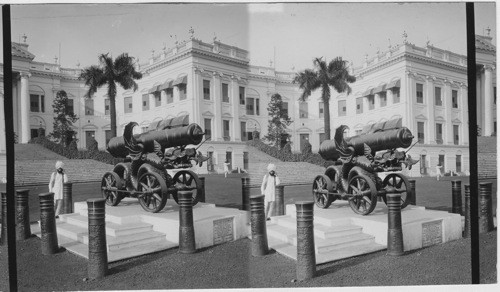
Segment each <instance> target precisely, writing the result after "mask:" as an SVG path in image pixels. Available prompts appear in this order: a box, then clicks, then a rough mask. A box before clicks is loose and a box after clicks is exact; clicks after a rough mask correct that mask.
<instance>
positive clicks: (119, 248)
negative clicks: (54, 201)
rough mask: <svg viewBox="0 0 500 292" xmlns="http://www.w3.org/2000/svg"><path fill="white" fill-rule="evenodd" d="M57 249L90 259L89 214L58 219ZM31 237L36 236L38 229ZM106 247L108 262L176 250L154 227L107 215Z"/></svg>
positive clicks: (175, 244) (80, 211)
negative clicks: (64, 249)
mask: <svg viewBox="0 0 500 292" xmlns="http://www.w3.org/2000/svg"><path fill="white" fill-rule="evenodd" d="M56 226H57V239H58V243H59V246H62V247H64V248H66V249H67V250H68V251H70V252H72V253H74V254H77V255H79V256H82V257H84V258H86V259H88V258H89V256H88V251H89V246H88V244H89V234H88V211H87V209H85V208H82V209H80V210H77V213H71V214H64V215H59V219H56ZM32 229H35V230H34V231H33V233H34V234H35V235H38V236H39V233H40V230H39V227H38V225H36V226H33V228H32ZM106 244H107V253H108V262H115V261H119V260H123V259H127V258H132V257H135V256H140V255H144V254H148V253H154V252H158V251H161V250H165V249H169V248H173V247H176V246H178V245H179V244H178V243H175V242H170V241H168V240H167V238H166V237H165V233H162V232H158V231H154V230H153V224H150V223H146V222H143V221H142V220H141V219H138V218H137V216H129V217H123V216H114V215H112V214H110V213H109V212H107V213H106Z"/></svg>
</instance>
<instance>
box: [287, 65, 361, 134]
mask: <svg viewBox="0 0 500 292" xmlns="http://www.w3.org/2000/svg"><path fill="white" fill-rule="evenodd" d="M313 64H314V67H315V68H314V69H313V70H311V69H306V70H304V71H302V72H299V73H298V74H297V75H296V76H295V79H294V83H298V84H299V88H300V89H302V90H303V92H302V95H301V96H300V100H301V101H306V99H307V98H308V97H309V96H310V95H311V93H312V92H313V91H315V90H316V89H318V88H321V100H322V101H323V104H324V111H325V112H324V119H325V139H326V140H330V96H331V94H330V86H332V87H333V88H334V89H335V90H336V91H337V92H338V93H342V92H347V94H350V93H351V87H350V86H349V84H348V83H353V82H355V81H356V77H354V76H352V75H350V74H349V69H348V64H347V61H345V60H342V57H337V58H335V59H333V60H332V61H330V63H328V64H326V62H325V61H323V60H322V58H315V59H314V60H313Z"/></svg>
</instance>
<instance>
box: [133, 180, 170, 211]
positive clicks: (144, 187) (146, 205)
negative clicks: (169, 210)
mask: <svg viewBox="0 0 500 292" xmlns="http://www.w3.org/2000/svg"><path fill="white" fill-rule="evenodd" d="M137 190H138V191H140V192H145V194H142V195H139V203H140V204H141V206H142V208H143V209H144V210H146V211H148V212H152V213H157V212H160V211H161V210H162V209H163V207H165V204H166V203H167V196H168V192H167V185H166V184H165V181H164V180H163V178H162V177H161V176H160V175H159V174H157V173H154V172H146V173H144V174H143V175H142V176H141V177H140V178H139V184H138V187H137Z"/></svg>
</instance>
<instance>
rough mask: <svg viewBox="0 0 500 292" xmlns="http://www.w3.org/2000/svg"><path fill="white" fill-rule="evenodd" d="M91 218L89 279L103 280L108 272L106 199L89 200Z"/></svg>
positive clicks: (88, 206)
mask: <svg viewBox="0 0 500 292" xmlns="http://www.w3.org/2000/svg"><path fill="white" fill-rule="evenodd" d="M87 210H88V217H89V261H88V266H87V267H88V269H87V270H88V275H89V279H101V278H103V277H104V276H106V274H107V272H108V250H107V244H106V199H104V198H99V199H88V200H87Z"/></svg>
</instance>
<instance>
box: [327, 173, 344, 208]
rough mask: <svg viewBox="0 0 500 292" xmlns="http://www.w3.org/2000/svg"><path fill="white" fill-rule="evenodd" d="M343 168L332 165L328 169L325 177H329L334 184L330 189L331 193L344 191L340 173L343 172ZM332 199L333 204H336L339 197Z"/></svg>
mask: <svg viewBox="0 0 500 292" xmlns="http://www.w3.org/2000/svg"><path fill="white" fill-rule="evenodd" d="M341 170H342V169H341V167H340V166H338V165H332V166H329V167H327V168H326V170H325V175H326V176H328V178H329V179H330V181H331V182H332V187H331V189H329V191H330V193H335V192H336V193H341V192H342V191H343V187H342V183H341V181H340V180H341V178H340V172H341ZM331 197H332V202H335V200H336V199H337V197H335V196H331Z"/></svg>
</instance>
